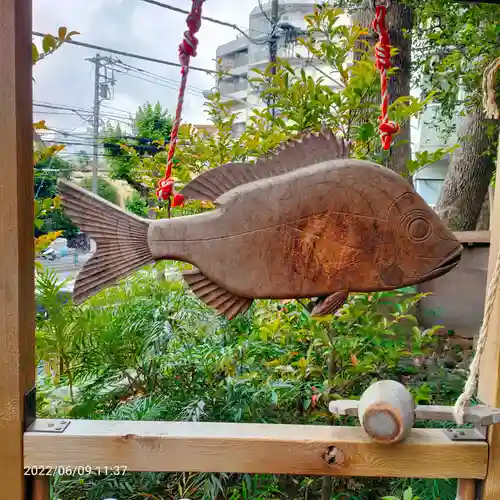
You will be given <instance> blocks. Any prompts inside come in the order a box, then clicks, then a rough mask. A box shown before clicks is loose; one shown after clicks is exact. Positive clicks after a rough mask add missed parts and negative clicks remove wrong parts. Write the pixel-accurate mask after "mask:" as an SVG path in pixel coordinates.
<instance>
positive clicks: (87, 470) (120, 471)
mask: <svg viewBox="0 0 500 500" xmlns="http://www.w3.org/2000/svg"><path fill="white" fill-rule="evenodd" d="M126 472H127V466H126V465H110V466H103V467H92V466H90V465H78V466H74V467H72V466H63V465H60V466H58V467H50V466H49V467H46V466H36V465H31V466H29V467H25V468H24V475H25V476H55V475H56V474H57V475H60V476H83V475H89V474H95V475H96V476H100V475H104V476H107V475H114V476H120V475H121V476H123V475H124V474H125V473H126Z"/></svg>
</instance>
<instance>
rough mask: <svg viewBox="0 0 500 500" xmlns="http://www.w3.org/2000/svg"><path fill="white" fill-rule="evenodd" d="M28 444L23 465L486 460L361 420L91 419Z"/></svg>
mask: <svg viewBox="0 0 500 500" xmlns="http://www.w3.org/2000/svg"><path fill="white" fill-rule="evenodd" d="M46 423H47V421H44V420H37V422H36V423H35V425H36V426H37V427H38V428H40V426H43V425H45V424H46ZM32 428H33V427H32ZM30 429H31V428H30ZM24 452H25V457H24V459H25V466H26V467H31V466H39V467H40V466H44V467H54V468H55V467H58V466H69V467H78V466H92V467H93V468H98V467H99V468H101V469H102V468H104V467H106V466H108V467H109V466H121V467H122V468H125V467H126V468H127V470H129V471H141V472H145V471H152V472H154V471H167V472H174V471H186V472H239V473H244V472H247V473H262V474H265V473H274V474H300V475H332V476H371V477H374V476H380V477H422V478H459V479H462V478H468V479H483V478H484V477H485V476H486V468H487V460H488V445H487V443H485V442H453V441H451V440H450V439H449V438H448V437H447V436H446V435H445V434H444V432H443V431H441V430H439V429H414V430H413V431H412V433H411V435H410V437H409V438H408V439H407V440H406V441H405V442H403V443H400V444H396V445H383V444H377V443H374V442H373V441H372V440H371V439H370V438H369V437H368V436H367V435H366V434H365V433H364V431H363V430H362V429H361V428H358V427H327V426H305V425H273V424H224V423H190V422H173V423H171V422H122V421H90V420H72V421H70V424H69V426H68V427H67V428H66V429H65V430H64V431H63V432H61V433H54V432H35V431H30V430H28V431H27V432H26V433H25V435H24Z"/></svg>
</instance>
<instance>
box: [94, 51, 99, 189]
mask: <svg viewBox="0 0 500 500" xmlns="http://www.w3.org/2000/svg"><path fill="white" fill-rule="evenodd" d="M93 62H94V64H95V79H94V123H93V126H94V161H93V163H92V192H93V193H94V194H97V187H98V177H97V176H98V168H99V156H98V153H99V147H98V143H97V141H98V140H99V119H100V116H99V115H100V111H101V56H100V54H97V55H96V57H95V58H94V59H93Z"/></svg>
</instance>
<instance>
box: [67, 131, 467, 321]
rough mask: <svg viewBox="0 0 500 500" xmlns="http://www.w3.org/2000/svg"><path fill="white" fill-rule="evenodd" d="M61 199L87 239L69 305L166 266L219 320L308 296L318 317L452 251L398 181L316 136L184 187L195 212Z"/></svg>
mask: <svg viewBox="0 0 500 500" xmlns="http://www.w3.org/2000/svg"><path fill="white" fill-rule="evenodd" d="M60 192H61V196H62V202H63V206H64V208H65V210H66V213H67V214H68V215H69V216H70V217H71V218H72V219H73V221H74V222H75V224H77V225H78V226H79V227H80V228H81V230H82V231H84V232H85V233H87V234H88V235H89V236H90V237H91V238H93V239H94V240H95V241H96V243H97V251H96V253H95V255H94V256H93V257H92V258H91V259H90V260H89V261H88V262H87V263H86V265H85V266H84V268H83V270H82V272H81V273H80V275H79V276H78V278H77V280H76V283H75V289H74V300H75V302H76V303H79V302H81V301H82V300H84V299H86V298H87V297H89V296H90V295H92V294H94V293H96V292H97V291H99V290H101V289H103V288H105V287H107V286H109V285H112V284H115V283H117V282H118V281H119V280H120V279H121V278H123V277H125V276H127V275H129V274H130V273H132V272H133V271H135V270H137V269H138V268H140V267H142V266H144V265H146V264H149V263H152V262H154V261H158V260H162V259H169V260H179V261H184V262H188V263H190V264H192V265H193V266H195V268H196V269H195V270H194V271H190V272H187V273H185V274H184V278H185V280H186V282H187V284H188V285H189V287H190V288H191V290H192V291H193V292H194V293H195V294H196V295H197V296H198V297H199V298H200V299H201V300H202V301H204V302H205V303H206V304H208V305H209V306H211V307H212V308H214V309H215V310H217V311H218V312H219V313H220V314H224V315H225V316H226V317H228V318H234V317H235V316H236V315H238V314H239V313H242V312H245V311H246V310H247V309H248V308H249V307H250V305H251V304H252V301H253V300H254V299H257V298H258V299H293V298H297V299H298V298H318V301H317V303H316V306H315V308H314V310H313V311H312V312H313V314H318V315H322V314H323V315H324V314H331V313H333V312H334V311H335V310H336V309H337V308H339V307H340V306H341V305H342V304H343V303H344V302H345V300H346V299H347V297H348V294H349V293H350V292H373V291H383V290H392V289H396V288H401V287H404V286H409V285H414V284H417V283H422V282H424V281H428V280H431V279H434V278H437V277H438V276H441V275H443V274H445V273H447V272H449V271H450V270H451V269H453V268H454V267H455V266H456V265H457V264H458V262H459V260H460V256H461V252H462V246H461V245H460V243H459V242H458V240H457V239H456V238H455V236H454V234H453V233H452V232H451V231H450V230H449V229H447V228H446V227H445V226H444V224H443V223H442V222H441V220H440V219H439V217H438V216H437V215H436V213H435V212H434V211H433V210H432V209H431V208H430V207H429V206H428V205H427V204H426V202H425V201H424V200H423V199H422V198H421V197H420V196H419V195H418V194H417V193H416V192H415V191H414V189H413V187H412V186H411V185H410V184H409V183H408V182H407V181H406V180H404V179H403V178H402V177H401V176H399V175H398V174H396V173H394V172H392V171H390V170H388V169H386V168H383V167H380V166H378V165H375V164H373V163H370V162H367V161H361V160H355V159H351V158H348V145H347V143H346V142H344V141H343V140H341V139H339V138H337V137H335V136H334V135H332V134H331V133H330V132H325V131H324V132H322V133H320V134H309V135H306V136H304V137H302V138H301V139H300V140H298V141H290V142H288V143H286V144H285V145H284V146H283V147H282V148H280V149H279V150H278V151H277V152H275V154H273V155H270V156H268V157H265V158H262V159H260V160H259V161H257V163H256V164H252V165H251V164H243V163H241V164H238V163H230V164H227V165H223V166H221V167H218V168H215V169H213V170H210V171H207V172H205V173H203V174H202V175H200V176H199V177H197V178H196V179H194V180H193V181H191V183H189V184H188V185H187V186H186V187H185V188H184V190H183V193H184V194H185V195H186V196H188V197H190V198H192V199H199V200H211V201H213V202H214V204H215V209H214V210H213V211H211V212H207V213H203V214H200V215H191V216H185V217H178V218H174V219H162V220H153V221H150V220H145V219H141V218H139V217H136V216H134V215H132V214H129V213H127V212H124V211H122V210H121V209H119V208H117V207H116V206H114V205H112V204H111V203H108V202H106V201H104V200H102V199H100V198H98V197H96V196H94V195H92V194H90V193H88V192H87V191H86V190H84V189H81V188H79V187H77V186H74V185H72V184H70V183H67V182H61V183H60Z"/></svg>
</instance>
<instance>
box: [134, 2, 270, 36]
mask: <svg viewBox="0 0 500 500" xmlns="http://www.w3.org/2000/svg"><path fill="white" fill-rule="evenodd" d="M141 1H142V2H145V3H149V4H151V5H156V6H157V7H161V8H162V9H167V10H172V11H174V12H179V13H180V14H187V15H189V14H190V12H189V11H188V10H184V9H180V8H179V7H174V6H173V5H168V4H166V3H162V2H158V1H157V0H141ZM201 18H202V19H203V20H205V21H208V22H210V23H215V24H219V25H220V26H226V27H227V28H232V29H233V30H236V31H238V32H239V33H241V34H242V35H243V36H244V37H245V38H246V39H248V40H249V41H250V42H252V43H255V44H256V45H261V44H262V45H264V44H266V43H268V41H267V40H264V41H258V42H257V41H256V40H255V39H254V38H252V37H251V36H249V35H248V34H247V33H246V32H245V30H243V29H242V28H240V27H239V26H237V25H236V24H232V23H228V22H227V21H222V20H220V19H214V18H213V17H208V16H201ZM260 33H263V34H265V35H267V33H264V32H262V31H261V32H260Z"/></svg>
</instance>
